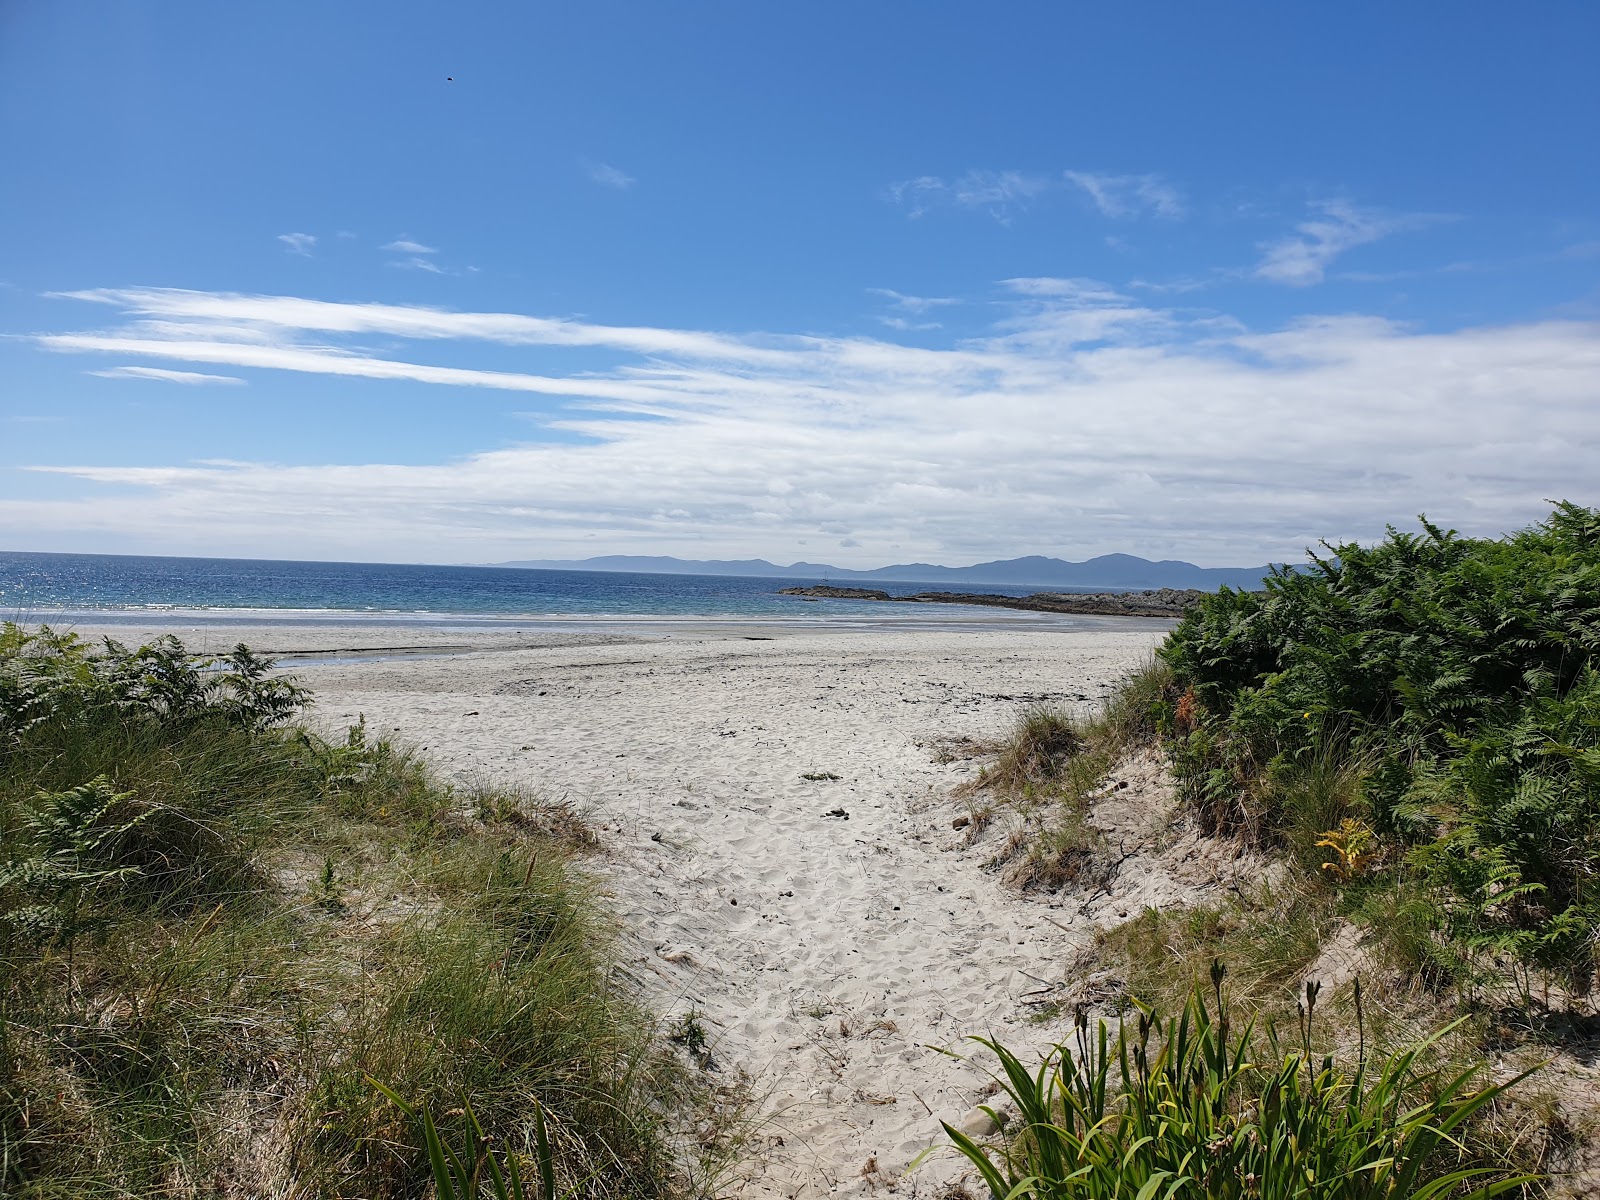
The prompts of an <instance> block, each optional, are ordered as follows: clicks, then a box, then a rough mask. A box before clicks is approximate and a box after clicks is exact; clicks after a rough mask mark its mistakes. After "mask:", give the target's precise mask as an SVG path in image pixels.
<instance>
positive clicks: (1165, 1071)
mask: <svg viewBox="0 0 1600 1200" xmlns="http://www.w3.org/2000/svg"><path fill="white" fill-rule="evenodd" d="M1222 979H1223V973H1222V970H1221V967H1220V965H1217V966H1214V967H1213V970H1212V1001H1211V1003H1209V1004H1208V1003H1207V999H1206V994H1205V991H1204V990H1203V988H1202V987H1201V986H1198V985H1197V986H1196V987H1195V988H1194V990H1193V991H1192V992H1191V993H1190V994H1189V996H1188V998H1187V1000H1186V1002H1185V1004H1184V1006H1183V1010H1182V1012H1181V1013H1180V1014H1179V1015H1178V1016H1176V1017H1172V1018H1170V1019H1167V1020H1165V1021H1163V1020H1162V1018H1161V1017H1160V1015H1159V1014H1158V1013H1157V1012H1155V1011H1154V1010H1153V1009H1149V1008H1144V1007H1141V1008H1139V1010H1138V1013H1137V1016H1136V1017H1135V1018H1133V1019H1132V1021H1131V1023H1130V1022H1122V1023H1120V1024H1119V1025H1118V1026H1117V1028H1116V1031H1115V1034H1114V1035H1113V1034H1112V1032H1111V1030H1110V1028H1109V1027H1108V1026H1107V1024H1106V1023H1105V1022H1103V1021H1102V1022H1100V1023H1099V1024H1098V1026H1097V1028H1096V1030H1095V1032H1094V1033H1093V1034H1091V1033H1090V1030H1089V1022H1088V1018H1087V1016H1086V1015H1085V1014H1084V1013H1082V1012H1080V1014H1079V1018H1078V1030H1077V1037H1076V1044H1075V1045H1073V1046H1057V1047H1055V1048H1054V1050H1053V1051H1052V1053H1050V1054H1049V1055H1048V1056H1047V1057H1046V1058H1045V1060H1044V1062H1043V1063H1042V1064H1041V1065H1040V1067H1039V1068H1038V1069H1037V1070H1036V1071H1032V1072H1030V1071H1029V1070H1028V1068H1027V1067H1026V1066H1024V1064H1023V1063H1022V1061H1021V1060H1020V1059H1019V1058H1018V1057H1017V1056H1016V1055H1015V1054H1014V1053H1012V1052H1011V1051H1010V1050H1007V1049H1006V1048H1005V1047H1004V1046H1002V1045H1000V1044H998V1043H995V1042H990V1041H985V1040H983V1039H977V1040H979V1041H980V1042H981V1044H983V1045H985V1046H987V1047H988V1048H989V1049H990V1050H992V1051H993V1052H994V1053H995V1054H996V1055H997V1056H998V1058H999V1060H1000V1066H1001V1070H1002V1077H1001V1079H1000V1083H1001V1085H1002V1087H1003V1089H1004V1091H1005V1094H1006V1095H1007V1096H1008V1097H1009V1099H1010V1101H1011V1104H1012V1105H1013V1106H1015V1109H1016V1113H1017V1119H1016V1120H1015V1121H1014V1122H1012V1126H1011V1128H1010V1129H1008V1130H1007V1132H1006V1136H1005V1139H1004V1141H1003V1143H1002V1144H1001V1145H999V1146H994V1147H990V1146H984V1145H980V1144H978V1143H977V1142H975V1141H974V1140H973V1139H972V1138H970V1137H968V1136H967V1135H966V1134H964V1133H962V1132H961V1131H960V1130H958V1129H955V1128H954V1127H952V1126H950V1125H945V1127H944V1128H945V1132H946V1134H947V1135H948V1136H949V1138H950V1140H951V1142H953V1143H954V1145H955V1146H956V1148H957V1149H958V1150H959V1151H960V1152H961V1153H962V1154H964V1155H965V1156H966V1157H967V1158H968V1159H969V1160H971V1162H972V1163H973V1165H974V1166H975V1167H976V1168H977V1170H978V1173H979V1175H980V1176H981V1177H982V1179H983V1181H984V1183H985V1185H987V1187H988V1189H989V1192H990V1194H991V1195H992V1196H993V1197H994V1198H995V1200H1080V1198H1081V1200H1148V1198H1149V1197H1161V1198H1163V1200H1243V1198H1245V1197H1251V1198H1260V1200H1379V1198H1382V1200H1434V1198H1436V1197H1447V1196H1455V1197H1462V1198H1463V1200H1465V1198H1468V1197H1470V1198H1479V1197H1490V1196H1495V1195H1500V1194H1503V1193H1505V1192H1508V1191H1512V1190H1514V1189H1517V1188H1520V1187H1522V1186H1523V1185H1524V1184H1527V1183H1531V1182H1533V1179H1532V1177H1530V1176H1527V1175H1514V1174H1511V1173H1510V1172H1507V1171H1503V1170H1499V1169H1497V1167H1496V1166H1495V1165H1494V1164H1492V1163H1485V1162H1479V1161H1473V1160H1472V1159H1471V1158H1469V1157H1468V1155H1467V1150H1466V1147H1465V1145H1464V1144H1463V1142H1462V1141H1461V1134H1462V1133H1463V1132H1464V1130H1465V1126H1466V1124H1467V1123H1468V1122H1469V1121H1470V1120H1471V1119H1472V1118H1473V1117H1474V1116H1475V1115H1476V1114H1478V1113H1479V1112H1480V1111H1482V1110H1483V1109H1484V1108H1485V1107H1486V1106H1487V1105H1489V1104H1491V1103H1493V1102H1494V1101H1495V1100H1496V1098H1497V1097H1498V1096H1499V1095H1500V1094H1501V1093H1502V1092H1504V1091H1505V1090H1506V1089H1507V1088H1509V1087H1511V1086H1513V1085H1514V1084H1516V1083H1517V1082H1519V1081H1520V1080H1521V1079H1522V1078H1525V1076H1518V1077H1517V1078H1516V1079H1513V1080H1511V1081H1509V1082H1507V1083H1503V1084H1495V1085H1490V1086H1484V1087H1474V1086H1473V1085H1474V1076H1475V1072H1472V1071H1469V1072H1466V1073H1463V1074H1455V1075H1449V1074H1442V1073H1440V1072H1437V1071H1432V1070H1428V1069H1425V1068H1424V1067H1422V1066H1421V1065H1420V1063H1421V1061H1422V1059H1423V1058H1424V1056H1425V1055H1426V1054H1427V1053H1428V1051H1429V1050H1430V1049H1431V1047H1432V1046H1433V1045H1434V1044H1435V1043H1436V1042H1437V1041H1438V1040H1439V1039H1440V1038H1442V1037H1444V1036H1445V1035H1446V1034H1448V1033H1449V1031H1450V1030H1449V1029H1448V1028H1446V1029H1444V1030H1441V1031H1439V1032H1438V1033H1436V1034H1434V1035H1433V1036H1432V1037H1429V1038H1426V1039H1424V1040H1423V1041H1421V1042H1419V1043H1416V1044H1414V1045H1410V1046H1406V1047H1402V1048H1400V1049H1398V1050H1396V1051H1395V1052H1393V1053H1391V1054H1388V1055H1385V1056H1383V1057H1382V1058H1381V1059H1380V1060H1378V1061H1375V1062H1373V1063H1369V1062H1368V1061H1367V1059H1366V1056H1365V1053H1363V1054H1362V1055H1361V1056H1360V1057H1359V1058H1358V1059H1357V1060H1356V1062H1354V1063H1353V1064H1349V1065H1344V1064H1340V1063H1339V1062H1337V1061H1336V1060H1335V1059H1334V1058H1333V1057H1332V1056H1331V1055H1321V1056H1318V1055H1316V1054H1314V1053H1313V1051H1312V1048H1311V1042H1312V1022H1313V1019H1314V1016H1315V1008H1316V996H1317V992H1316V987H1315V985H1311V986H1308V988H1307V992H1306V1003H1305V1005H1304V1006H1303V1007H1302V1009H1301V1021H1300V1028H1299V1039H1298V1044H1290V1045H1285V1044H1284V1043H1283V1042H1282V1041H1281V1040H1280V1038H1279V1036H1278V1033H1277V1031H1276V1030H1275V1029H1274V1028H1272V1027H1271V1026H1268V1027H1267V1028H1266V1029H1265V1030H1264V1031H1258V1029H1257V1027H1256V1025H1255V1024H1254V1023H1253V1022H1250V1023H1247V1024H1246V1025H1245V1026H1244V1028H1242V1029H1239V1030H1237V1031H1235V1030H1234V1029H1232V1028H1231V1021H1230V1015H1229V1009H1228V1003H1227V1000H1226V998H1225V996H1224V993H1223V989H1222ZM989 1112H990V1114H991V1116H994V1117H995V1118H996V1119H997V1120H998V1119H999V1117H1000V1114H999V1113H998V1112H996V1111H995V1110H993V1109H990V1110H989Z"/></svg>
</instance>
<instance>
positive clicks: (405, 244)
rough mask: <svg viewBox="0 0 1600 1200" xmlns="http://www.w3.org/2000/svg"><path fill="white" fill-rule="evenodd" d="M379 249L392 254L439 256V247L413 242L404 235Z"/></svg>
mask: <svg viewBox="0 0 1600 1200" xmlns="http://www.w3.org/2000/svg"><path fill="white" fill-rule="evenodd" d="M378 248H379V249H380V250H387V251H389V252H390V253H392V254H437V253H439V250H438V247H436V246H424V245H423V244H422V243H421V242H417V241H413V240H412V239H411V238H409V237H406V236H404V235H401V236H400V237H397V238H395V240H394V241H392V242H387V243H385V244H384V245H382V246H380V247H378Z"/></svg>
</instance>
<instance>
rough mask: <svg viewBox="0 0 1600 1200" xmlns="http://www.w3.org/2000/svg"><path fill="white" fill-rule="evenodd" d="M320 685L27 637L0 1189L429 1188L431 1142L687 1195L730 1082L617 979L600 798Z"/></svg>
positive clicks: (14, 817)
mask: <svg viewBox="0 0 1600 1200" xmlns="http://www.w3.org/2000/svg"><path fill="white" fill-rule="evenodd" d="M306 699H307V695H306V693H305V691H304V690H303V689H301V688H300V687H298V686H297V685H296V684H294V683H293V682H291V681H289V680H286V679H284V678H282V677H281V676H278V675H276V674H274V673H273V672H272V671H271V664H270V663H268V662H266V661H265V660H263V659H260V658H258V657H256V656H255V655H252V654H251V653H250V652H249V651H248V650H246V649H245V648H244V647H239V648H238V649H236V650H235V651H234V652H233V653H231V654H229V655H227V656H225V657H224V658H221V659H217V660H200V659H196V658H194V657H193V656H191V655H189V654H188V653H187V652H186V651H185V650H184V648H183V647H182V645H181V644H180V643H178V642H177V641H176V640H175V639H170V638H167V639H162V640H161V641H160V642H157V643H155V644H153V645H151V646H146V647H142V648H140V649H138V650H128V649H126V648H125V647H122V646H119V645H117V644H115V643H108V644H107V645H106V647H105V648H104V651H103V652H101V653H94V652H92V649H91V647H89V646H87V645H85V644H84V643H82V642H81V641H79V640H78V639H77V638H75V637H73V636H71V635H69V634H58V633H54V632H51V631H49V630H39V631H36V632H34V631H26V630H23V629H21V628H18V627H16V626H14V625H6V626H5V627H4V629H3V632H0V968H3V971H4V978H3V979H0V1192H3V1193H5V1194H6V1195H15V1196H40V1197H43V1196H54V1195H69V1194H70V1195H75V1196H108V1197H110V1196H131V1195H155V1194H160V1195H173V1196H183V1195H201V1194H208V1195H209V1194H215V1193H217V1192H218V1191H219V1190H221V1191H226V1190H227V1189H228V1188H229V1187H230V1186H232V1181H238V1182H239V1183H241V1185H243V1184H248V1185H249V1186H250V1187H251V1188H256V1187H260V1188H262V1189H264V1190H286V1191H289V1192H294V1193H295V1194H315V1195H321V1196H328V1197H352V1198H354V1197H363V1198H382V1197H401V1196H407V1197H409V1196H414V1195H419V1194H421V1191H422V1189H423V1188H424V1187H425V1186H426V1185H427V1181H428V1180H429V1179H430V1178H432V1177H433V1174H434V1170H433V1164H432V1163H430V1158H429V1155H430V1154H431V1153H432V1150H433V1148H434V1147H433V1146H432V1145H431V1143H430V1142H429V1141H428V1136H429V1131H430V1130H431V1131H432V1133H433V1135H434V1136H436V1137H437V1138H439V1139H442V1140H443V1143H444V1144H447V1145H478V1144H479V1143H478V1142H474V1141H473V1139H474V1138H477V1139H480V1140H482V1139H488V1140H492V1142H493V1144H494V1146H495V1147H496V1152H497V1154H499V1155H502V1156H506V1157H502V1161H508V1160H509V1161H513V1162H515V1161H517V1159H516V1156H520V1155H526V1156H528V1158H529V1160H530V1161H534V1162H537V1163H539V1164H540V1174H541V1175H544V1173H546V1172H548V1179H549V1181H550V1186H549V1187H546V1188H544V1189H543V1191H542V1193H539V1194H542V1195H544V1196H553V1195H555V1194H557V1191H558V1190H559V1191H560V1192H562V1193H564V1192H567V1191H581V1193H582V1194H583V1195H585V1196H598V1197H609V1196H663V1195H672V1194H675V1193H676V1192H677V1191H679V1190H681V1189H680V1188H679V1182H680V1179H681V1177H680V1175H679V1172H678V1165H679V1164H678V1163H677V1162H676V1161H675V1158H674V1153H675V1151H674V1144H673V1139H674V1131H675V1129H677V1128H679V1127H683V1126H686V1125H687V1124H688V1123H689V1122H690V1120H691V1118H692V1116H693V1113H692V1112H691V1108H692V1106H693V1105H694V1104H695V1103H697V1101H698V1097H699V1096H700V1095H701V1094H702V1092H701V1090H699V1088H698V1084H697V1080H696V1078H695V1076H694V1074H693V1073H692V1072H690V1071H689V1070H688V1069H687V1068H685V1067H684V1066H683V1065H682V1064H680V1063H677V1062H675V1061H674V1059H673V1056H672V1054H671V1053H670V1051H669V1050H668V1049H667V1048H666V1047H665V1046H662V1045H660V1044H659V1042H658V1040H657V1038H656V1037H655V1033H654V1028H653V1022H652V1020H651V1019H650V1017H649V1015H648V1014H647V1013H645V1012H644V1011H643V1010H642V1009H641V1008H640V1007H639V1006H638V1005H637V1004H636V1003H635V1001H634V1000H633V999H632V998H631V997H630V996H629V995H628V994H627V993H626V992H624V991H623V990H621V989H620V988H619V987H618V986H617V985H616V984H615V983H614V982H613V975H612V972H611V960H610V957H609V951H608V940H607V936H606V932H607V931H606V926H605V922H604V921H603V920H602V919H601V918H600V917H599V916H598V908H597V905H596V903H595V902H594V899H593V898H592V896H591V894H590V892H589V890H588V889H587V887H586V886H585V884H584V881H583V879H582V877H581V876H580V875H579V874H578V873H577V872H576V871H575V869H574V867H573V864H572V862H571V854H572V853H573V851H574V848H581V846H582V845H583V843H584V841H585V838H584V837H583V836H580V834H579V833H578V832H576V831H575V827H576V823H577V822H576V817H575V814H573V813H572V812H571V811H570V810H569V809H565V808H563V807H561V806H559V805H558V806H556V807H555V809H553V810H552V811H551V812H548V813H547V812H542V811H540V808H539V805H538V803H537V801H536V799H535V798H532V797H527V796H508V795H498V794H489V793H474V794H471V795H462V794H457V793H456V792H455V791H453V790H452V789H451V788H450V787H448V786H446V785H444V784H442V783H440V782H439V781H438V780H437V779H436V778H435V777H434V776H433V775H432V774H431V773H430V772H429V771H428V769H427V768H426V766H425V765H424V764H422V763H421V762H420V761H418V760H417V759H416V758H414V757H413V756H411V755H410V754H409V753H407V752H406V751H404V750H402V749H400V748H398V747H396V746H395V745H393V744H391V743H390V742H388V741H387V740H377V741H373V740H370V739H369V737H368V734H367V732H366V728H365V725H364V723H363V724H358V725H356V726H354V727H352V729H351V730H350V732H349V734H348V736H347V737H346V738H345V739H343V740H342V741H334V742H329V741H326V740H324V739H323V738H321V737H319V736H318V735H317V734H316V733H314V732H312V731H310V730H308V729H305V728H301V727H297V726H296V725H294V724H293V723H292V722H293V721H294V719H295V717H296V715H297V713H298V711H299V708H300V706H301V705H302V704H303V703H304V702H305V701H306ZM375 1084H381V1085H383V1087H385V1088H388V1089H390V1091H391V1092H392V1093H393V1094H394V1095H395V1096H400V1097H404V1098H405V1100H406V1103H407V1104H408V1105H412V1106H415V1110H417V1111H426V1112H428V1113H429V1114H430V1116H429V1119H428V1122H426V1128H423V1127H419V1125H418V1122H417V1121H415V1120H413V1119H412V1118H411V1117H410V1116H408V1115H407V1113H406V1111H404V1110H403V1109H402V1108H400V1107H397V1106H396V1105H395V1104H394V1103H392V1102H391V1100H390V1099H389V1098H387V1096H386V1095H385V1093H384V1092H382V1091H381V1090H380V1089H379V1088H378V1087H377V1086H375ZM474 1169H476V1168H474Z"/></svg>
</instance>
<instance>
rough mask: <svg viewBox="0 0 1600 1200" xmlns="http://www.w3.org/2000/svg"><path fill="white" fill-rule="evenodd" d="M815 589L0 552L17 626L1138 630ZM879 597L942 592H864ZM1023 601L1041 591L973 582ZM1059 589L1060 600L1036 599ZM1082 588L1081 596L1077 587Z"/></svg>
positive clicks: (1129, 622) (491, 570)
mask: <svg viewBox="0 0 1600 1200" xmlns="http://www.w3.org/2000/svg"><path fill="white" fill-rule="evenodd" d="M825 582H828V581H827V580H825V579H823V578H820V577H816V576H811V577H800V576H797V577H795V578H792V579H777V578H747V577H742V576H731V575H661V574H637V573H625V572H617V571H543V570H533V569H528V568H519V567H483V566H428V565H422V564H414V563H347V562H293V561H278V560H271V559H243V558H173V557H156V556H146V555H123V554H45V553H26V552H15V551H0V619H5V620H10V621H17V622H19V623H23V624H40V623H54V624H58V625H60V624H68V625H70V624H72V623H75V622H81V623H94V624H102V625H105V624H111V625H115V624H129V625H133V624H137V625H162V624H169V623H170V624H179V623H182V624H189V625H192V624H195V623H196V622H197V621H198V622H203V623H205V624H229V623H260V622H263V621H266V622H270V623H277V622H280V621H282V622H287V621H306V620H311V621H317V622H318V623H328V622H335V623H345V622H350V623H360V624H363V625H370V624H375V623H389V622H397V623H410V624H421V625H425V626H431V627H439V628H450V627H458V628H486V627H487V628H494V627H504V626H506V625H508V624H514V625H516V626H517V627H519V628H529V627H539V628H547V629H552V630H561V629H567V630H580V629H581V630H587V629H615V628H618V627H620V626H628V625H650V626H657V627H671V626H673V625H675V624H683V623H697V622H706V621H712V622H730V623H736V624H737V623H780V624H790V623H793V624H800V625H806V626H822V627H844V626H859V627H872V628H904V627H907V626H919V627H921V626H932V627H939V628H966V627H993V626H995V625H1004V626H1018V627H1037V628H1053V629H1106V628H1114V627H1127V628H1136V629H1150V628H1151V627H1152V623H1151V622H1150V621H1148V620H1146V619H1141V618H1115V617H1075V616H1067V615H1063V614H1054V613H1032V612H1023V611H1019V610H1014V609H995V608H980V607H974V606H969V605H950V604H916V605H910V604H884V603H883V602H881V601H860V600H833V599H828V600H821V601H807V600H805V599H803V598H800V597H797V596H783V595H780V594H779V592H780V590H781V589H783V588H786V587H805V586H809V585H813V584H818V583H825ZM843 582H844V584H845V586H868V587H873V588H878V589H881V590H883V591H886V592H889V593H890V594H891V595H908V594H911V593H915V592H922V591H939V590H948V588H949V586H950V585H949V584H936V583H917V582H915V581H911V582H898V581H895V582H887V581H886V582H877V581H874V582H871V583H867V584H859V585H858V584H857V583H855V582H854V581H843ZM975 590H982V591H985V592H991V593H996V594H1000V595H1014V596H1024V595H1027V594H1028V593H1029V592H1033V591H1040V590H1045V589H1042V588H1038V587H1018V586H1008V585H1004V584H992V585H991V584H984V585H981V587H979V588H975ZM1050 590H1063V589H1050ZM1085 590H1087V589H1085Z"/></svg>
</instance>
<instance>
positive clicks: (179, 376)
mask: <svg viewBox="0 0 1600 1200" xmlns="http://www.w3.org/2000/svg"><path fill="white" fill-rule="evenodd" d="M89 374H90V375H98V376H100V378H101V379H159V380H162V381H163V382H165V383H187V384H190V385H199V384H207V383H228V384H240V383H243V382H244V380H242V379H240V378H239V377H238V376H236V375H203V374H201V373H200V372H199V371H169V370H167V369H166V368H164V367H107V368H106V369H105V370H104V371H90V372H89Z"/></svg>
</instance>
